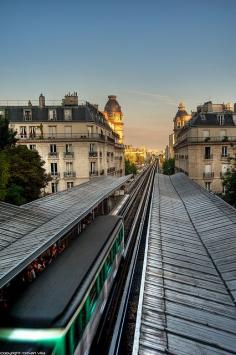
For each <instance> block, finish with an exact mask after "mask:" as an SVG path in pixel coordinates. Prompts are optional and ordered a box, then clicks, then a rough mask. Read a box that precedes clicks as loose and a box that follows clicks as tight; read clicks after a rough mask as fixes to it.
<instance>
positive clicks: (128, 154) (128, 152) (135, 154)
mask: <svg viewBox="0 0 236 355" xmlns="http://www.w3.org/2000/svg"><path fill="white" fill-rule="evenodd" d="M125 159H127V160H129V161H130V162H131V163H134V164H136V165H141V164H143V163H144V162H145V161H146V159H147V149H146V148H145V147H139V148H134V147H132V145H126V146H125Z"/></svg>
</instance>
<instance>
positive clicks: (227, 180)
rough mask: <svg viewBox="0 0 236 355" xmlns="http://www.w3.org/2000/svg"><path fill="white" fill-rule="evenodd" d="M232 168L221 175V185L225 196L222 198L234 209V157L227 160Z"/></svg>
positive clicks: (235, 170) (235, 159) (235, 179)
mask: <svg viewBox="0 0 236 355" xmlns="http://www.w3.org/2000/svg"><path fill="white" fill-rule="evenodd" d="M229 160H230V161H231V162H232V167H231V169H229V170H228V171H227V172H226V173H225V174H224V175H223V179H222V180H223V181H222V182H223V185H224V187H225V194H224V195H223V196H222V197H223V198H224V200H225V201H227V202H228V203H230V204H231V205H233V206H234V207H236V155H235V158H232V157H231V158H229Z"/></svg>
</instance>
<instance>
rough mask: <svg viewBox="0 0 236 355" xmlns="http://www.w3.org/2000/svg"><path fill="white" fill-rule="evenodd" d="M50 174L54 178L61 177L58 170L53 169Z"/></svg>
mask: <svg viewBox="0 0 236 355" xmlns="http://www.w3.org/2000/svg"><path fill="white" fill-rule="evenodd" d="M50 174H51V177H52V178H53V179H59V177H60V173H58V172H56V171H51V173H50Z"/></svg>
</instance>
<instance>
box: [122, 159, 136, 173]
mask: <svg viewBox="0 0 236 355" xmlns="http://www.w3.org/2000/svg"><path fill="white" fill-rule="evenodd" d="M129 174H134V175H136V174H137V168H136V165H135V164H134V163H131V162H130V161H129V160H128V159H126V160H125V175H129Z"/></svg>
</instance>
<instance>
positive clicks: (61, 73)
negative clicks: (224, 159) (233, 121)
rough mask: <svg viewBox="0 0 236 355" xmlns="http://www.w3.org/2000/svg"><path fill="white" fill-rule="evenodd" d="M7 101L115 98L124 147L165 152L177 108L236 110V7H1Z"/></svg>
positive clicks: (212, 1) (178, 3)
mask: <svg viewBox="0 0 236 355" xmlns="http://www.w3.org/2000/svg"><path fill="white" fill-rule="evenodd" d="M0 9H1V21H0V49H1V55H0V100H5V99H27V100H28V99H32V100H33V99H37V98H38V96H39V94H40V93H41V92H42V93H43V94H44V95H45V96H46V99H61V98H62V97H63V96H64V94H65V93H66V92H68V91H78V94H79V98H80V99H82V100H87V101H89V102H91V103H97V104H99V108H100V109H101V110H102V109H103V107H104V105H105V103H106V101H107V96H108V95H109V94H114V95H117V99H118V101H119V103H120V105H121V107H122V110H123V113H124V123H125V143H126V144H133V145H135V146H137V145H146V146H147V147H149V148H151V147H153V148H164V146H165V145H166V144H167V142H168V135H169V134H170V133H171V130H172V120H173V117H174V115H175V113H176V111H177V106H178V102H179V101H183V102H184V103H185V104H186V109H187V111H189V112H190V111H191V110H193V109H195V107H196V105H198V104H199V103H202V102H204V101H206V100H209V99H211V100H213V101H214V102H223V101H224V102H236V45H235V44H236V24H235V14H236V1H235V0H204V1H202V0H198V1H195V0H146V1H144V0H143V1H140V0H126V1H125V0H117V1H113V0H109V1H106V0H100V1H98V0H93V1H89V0H88V1H85V0H84V1H79V0H77V1H76V0H75V1H73V0H68V1H60V0H57V1H52V0H47V1H46V0H41V1H32V0H31V1H25V0H21V1H19V0H11V1H8V2H7V1H2V2H1V7H0Z"/></svg>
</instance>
